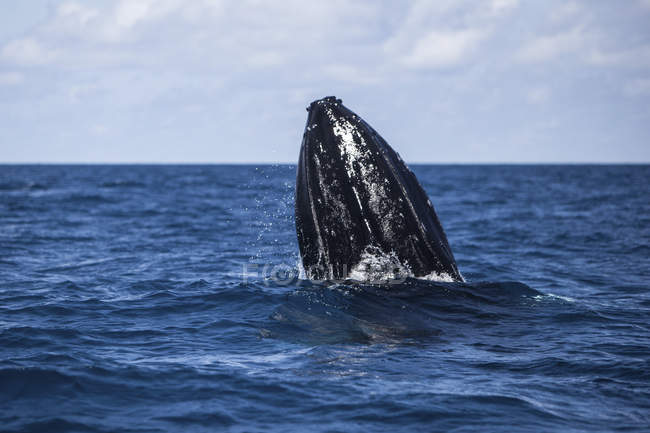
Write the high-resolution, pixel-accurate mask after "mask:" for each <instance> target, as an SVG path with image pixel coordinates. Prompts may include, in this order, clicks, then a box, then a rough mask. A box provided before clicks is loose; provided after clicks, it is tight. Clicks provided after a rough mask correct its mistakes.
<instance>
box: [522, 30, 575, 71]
mask: <svg viewBox="0 0 650 433" xmlns="http://www.w3.org/2000/svg"><path fill="white" fill-rule="evenodd" d="M585 42H586V36H585V34H584V32H583V30H582V28H580V27H575V28H573V29H571V30H568V31H565V32H561V33H556V34H553V35H547V36H539V37H536V38H534V39H532V40H531V41H529V42H527V43H526V44H525V45H524V46H523V47H522V48H521V49H520V50H519V52H518V54H517V58H518V59H519V60H521V61H523V62H529V63H539V62H545V61H548V60H553V59H555V58H557V57H558V56H560V55H563V54H567V53H571V52H575V51H578V50H579V49H581V48H582V47H583V46H584V45H585Z"/></svg>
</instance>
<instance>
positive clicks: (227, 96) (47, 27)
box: [0, 0, 650, 163]
mask: <svg viewBox="0 0 650 433" xmlns="http://www.w3.org/2000/svg"><path fill="white" fill-rule="evenodd" d="M1 8H2V9H1V10H2V13H1V14H0V162H25V161H28V162H205V163H210V162H276V161H282V162H295V161H296V160H297V157H298V150H299V146H300V140H301V137H302V132H303V128H304V124H305V121H306V114H307V113H306V111H305V107H306V106H307V105H308V104H309V102H310V101H312V100H314V99H316V98H320V97H323V96H327V95H336V96H338V97H340V98H342V99H343V102H344V104H345V105H347V106H348V107H349V108H350V109H352V110H353V111H355V112H357V113H358V114H359V115H361V116H362V117H364V118H365V119H366V120H367V121H368V122H369V123H370V124H371V125H372V126H373V127H374V128H375V129H377V130H378V132H379V133H380V134H382V135H383V136H384V138H385V139H386V140H387V141H388V142H389V143H390V144H391V145H392V146H393V147H394V148H395V150H397V151H398V152H400V154H401V155H402V156H403V157H404V158H405V159H406V160H407V161H410V162H650V0H629V1H609V0H608V1H597V0H585V1H553V0H551V1H549V0H544V1H533V0H529V1H524V0H521V1H517V0H492V1H487V0H485V1H482V0H477V1H459V0H453V1H445V0H437V1H367V2H365V1H338V0H328V1H306V0H297V1H293V0H279V1H248V0H237V1H235V0H232V1H223V0H192V1H188V0H122V1H119V0H116V1H102V0H97V1H57V0H29V1H11V2H10V1H5V2H2V6H1Z"/></svg>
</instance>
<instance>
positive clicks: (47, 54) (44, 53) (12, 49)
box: [2, 38, 56, 66]
mask: <svg viewBox="0 0 650 433" xmlns="http://www.w3.org/2000/svg"><path fill="white" fill-rule="evenodd" d="M2 57H3V58H4V59H5V60H6V61H8V62H10V63H14V64H17V65H22V66H35V65H44V64H47V63H49V62H51V61H52V60H53V59H54V58H55V57H56V55H55V53H54V51H51V50H49V49H47V48H45V47H43V46H42V45H41V43H40V42H38V41H37V40H36V39H33V38H22V39H15V40H13V41H11V42H9V43H7V44H6V45H5V46H4V47H3V48H2Z"/></svg>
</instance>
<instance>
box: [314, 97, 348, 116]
mask: <svg viewBox="0 0 650 433" xmlns="http://www.w3.org/2000/svg"><path fill="white" fill-rule="evenodd" d="M342 103H343V101H342V100H340V99H339V98H337V97H336V96H326V97H324V98H321V99H317V100H315V101H313V102H312V103H311V104H309V107H307V108H306V110H307V111H309V112H311V111H312V110H313V109H314V108H315V107H319V106H320V107H322V106H332V105H341V104H342Z"/></svg>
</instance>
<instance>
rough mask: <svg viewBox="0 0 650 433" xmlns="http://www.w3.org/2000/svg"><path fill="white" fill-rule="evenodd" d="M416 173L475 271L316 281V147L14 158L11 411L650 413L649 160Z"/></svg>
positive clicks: (255, 426)
mask: <svg viewBox="0 0 650 433" xmlns="http://www.w3.org/2000/svg"><path fill="white" fill-rule="evenodd" d="M411 168H412V169H413V171H414V172H415V174H416V175H417V177H418V179H419V180H420V182H421V183H422V185H423V187H424V188H425V190H426V191H427V193H428V194H429V196H430V197H431V201H432V202H433V204H434V206H435V208H436V211H437V213H438V216H439V217H440V220H441V222H442V225H443V227H444V229H445V231H446V234H447V237H448V239H449V243H450V245H451V247H452V249H453V252H454V255H455V257H456V261H457V263H458V267H459V269H460V271H461V273H462V274H463V276H464V278H465V280H466V282H465V283H446V282H444V281H425V280H417V279H413V278H409V279H405V280H404V281H402V282H401V283H399V284H392V285H382V284H369V283H362V282H355V281H343V282H335V283H334V282H331V283H325V282H309V281H306V280H304V279H301V278H300V266H299V261H300V259H299V254H298V245H297V241H296V234H295V228H294V220H293V199H294V187H295V174H296V169H295V166H291V165H260V166H246V165H241V166H225V165H223V166H222V165H206V166H199V165H178V166H173V165H155V166H146V165H117V166H108V165H87V166H84V165H71V166H66V165H29V166H28V165H24V166H23V165H3V166H0V430H1V431H5V432H48V433H51V432H112V431H119V432H181V431H182V432H208V431H210V432H214V431H230V432H256V431H276V432H287V431H296V432H303V431H313V432H337V431H340V432H369V431H377V432H394V431H440V432H450V431H453V432H474V431H477V432H478V431H481V432H483V431H491V432H509V433H512V432H545V431H549V432H551V431H553V432H556V431H561V432H614V431H621V432H623V431H624V432H642V431H646V432H647V431H648V429H649V426H650V166H647V165H630V166H625V165H619V166H606V165H593V166H583V165H557V166H553V165H522V166H516V165H504V166H497V165H482V166H481V165H477V166H472V165H443V166H437V165H414V166H411Z"/></svg>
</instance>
